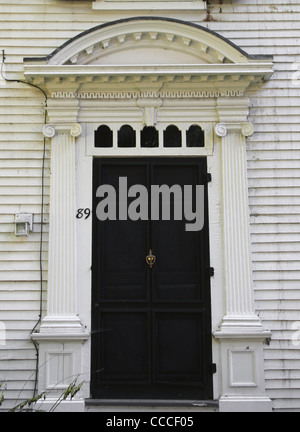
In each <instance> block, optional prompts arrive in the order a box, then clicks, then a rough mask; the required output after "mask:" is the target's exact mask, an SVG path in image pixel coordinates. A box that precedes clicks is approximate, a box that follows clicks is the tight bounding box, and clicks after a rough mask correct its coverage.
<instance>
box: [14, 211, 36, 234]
mask: <svg viewBox="0 0 300 432" xmlns="http://www.w3.org/2000/svg"><path fill="white" fill-rule="evenodd" d="M32 225H33V215H32V214H29V213H19V214H16V215H15V235H16V236H17V237H21V236H26V237H28V236H29V232H30V231H32Z"/></svg>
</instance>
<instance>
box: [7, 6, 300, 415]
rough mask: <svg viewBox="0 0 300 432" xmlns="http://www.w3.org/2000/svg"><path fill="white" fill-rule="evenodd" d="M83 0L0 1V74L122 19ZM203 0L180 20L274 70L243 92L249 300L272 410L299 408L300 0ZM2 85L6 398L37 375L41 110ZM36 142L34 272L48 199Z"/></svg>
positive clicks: (35, 96)
mask: <svg viewBox="0 0 300 432" xmlns="http://www.w3.org/2000/svg"><path fill="white" fill-rule="evenodd" d="M91 3H92V2H91V1H83V0H82V1H74V2H73V1H63V0H2V1H1V3H0V50H2V49H5V52H6V62H7V65H6V74H7V76H9V78H10V79H13V78H15V79H22V78H23V76H22V68H23V63H22V61H23V57H28V56H44V55H47V54H49V53H50V52H52V51H53V50H54V49H56V48H57V47H58V46H60V45H61V44H62V43H64V42H65V41H67V40H68V39H69V38H71V37H73V36H75V35H77V34H78V33H79V32H81V31H84V30H86V29H89V28H91V27H93V26H95V25H97V24H100V23H102V22H105V21H110V20H114V19H117V18H120V15H118V14H115V13H114V14H107V13H106V14H105V13H103V12H101V11H100V10H99V11H93V10H92V8H91ZM207 3H208V11H206V12H201V13H199V16H196V15H195V13H190V16H189V14H187V15H186V17H185V19H190V20H191V21H194V22H197V23H199V24H201V25H203V26H206V27H208V28H209V29H212V30H215V31H217V32H219V33H220V34H221V35H223V36H225V37H227V38H229V39H230V40H232V41H233V42H234V43H236V44H237V45H239V46H240V47H241V48H243V49H245V50H246V51H247V52H248V53H250V54H272V55H274V60H275V73H274V75H273V77H272V79H271V80H270V82H268V83H267V84H266V85H265V86H264V88H263V89H261V90H260V91H256V90H255V89H253V94H252V99H251V104H252V105H251V118H250V120H251V121H252V122H253V123H254V124H255V131H256V133H255V135H254V136H253V137H252V138H250V139H249V140H248V176H249V196H250V206H251V209H250V210H251V233H252V252H253V263H254V279H255V299H256V308H257V311H258V313H259V315H260V317H261V318H262V320H263V321H264V323H265V327H266V328H268V329H271V330H272V332H273V338H272V341H271V344H270V345H269V346H266V349H265V371H266V372H265V374H266V386H267V394H268V396H269V397H271V398H272V399H273V400H274V407H275V408H276V409H278V410H285V409H287V410H291V409H298V410H299V409H300V347H297V346H295V345H293V344H292V337H293V335H294V334H295V329H294V327H293V326H294V325H295V324H294V323H295V322H297V321H298V320H299V321H300V318H299V317H300V232H299V231H300V230H299V222H300V170H299V163H300V125H299V115H300V107H299V96H300V81H299V83H298V82H297V81H295V80H294V81H293V77H294V75H293V74H294V73H295V69H294V68H295V67H296V65H295V63H296V62H297V61H298V62H300V4H299V2H298V0H281V1H279V0H273V1H271V0H261V1H259V2H254V1H252V0H210V1H208V2H207ZM151 14H152V15H153V12H152V13H151ZM136 15H140V14H136ZM157 15H162V14H160V13H159V12H158V13H157ZM131 16H134V13H133V14H131ZM165 16H172V14H167V15H165ZM0 53H1V52H0ZM299 69H300V63H299ZM3 84H4V83H3V81H0V321H4V322H5V326H6V328H7V332H6V334H7V344H6V345H0V382H1V380H5V381H6V384H7V387H8V391H7V392H6V397H7V402H6V403H7V404H13V403H15V400H16V399H18V398H19V399H22V400H23V399H25V398H27V397H31V396H32V390H33V387H34V378H35V374H34V369H35V364H36V363H35V360H36V357H35V356H36V352H35V349H34V346H33V344H32V343H31V341H30V331H31V329H32V328H33V326H34V325H35V323H36V320H37V318H38V314H39V298H40V282H39V280H40V262H39V247H40V244H39V242H40V222H41V216H40V215H41V172H42V156H43V137H42V134H41V130H42V127H43V120H44V114H43V97H42V96H41V94H40V92H39V91H38V90H35V89H31V88H28V87H27V86H25V85H23V84H17V83H6V85H3ZM298 84H299V85H298ZM46 150H47V151H46V165H45V167H46V178H45V208H44V209H45V219H44V220H45V222H46V224H45V227H44V230H45V235H44V240H45V241H44V246H43V249H44V252H43V255H42V263H43V270H44V274H43V276H44V281H46V279H47V231H48V226H47V221H48V203H49V148H47V149H46ZM18 212H30V213H31V212H32V213H34V233H33V234H32V235H30V237H29V239H25V240H24V239H23V238H17V237H15V236H14V233H13V230H14V225H13V221H14V215H15V213H18ZM3 406H4V407H5V406H6V405H5V404H4V405H3Z"/></svg>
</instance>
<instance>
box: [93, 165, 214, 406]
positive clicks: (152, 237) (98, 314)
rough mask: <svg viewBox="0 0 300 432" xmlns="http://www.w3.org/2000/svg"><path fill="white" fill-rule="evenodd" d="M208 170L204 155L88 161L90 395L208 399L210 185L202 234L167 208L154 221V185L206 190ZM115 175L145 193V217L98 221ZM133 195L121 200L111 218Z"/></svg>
mask: <svg viewBox="0 0 300 432" xmlns="http://www.w3.org/2000/svg"><path fill="white" fill-rule="evenodd" d="M206 172H207V168H206V159H205V158H199V159H171V158H168V159H167V158H151V159H147V160H146V159H116V158H114V159H95V160H94V208H93V215H94V218H93V265H92V274H93V295H92V297H93V298H92V397H93V398H109V399H112V398H118V399H119V398H124V399H126V398H137V399H138V398H148V399H158V398H159V399H166V398H168V399H211V398H212V368H211V325H210V322H211V314H210V279H209V271H208V270H209V243H208V210H207V207H208V204H207V187H206V185H205V194H204V197H205V199H204V206H205V214H204V216H205V217H204V221H205V222H204V227H203V229H202V230H201V231H195V232H187V231H186V223H187V221H186V220H185V219H184V218H183V219H182V220H175V218H174V212H173V211H171V213H170V216H171V217H170V218H168V219H170V220H162V218H161V217H159V218H158V220H151V217H150V215H151V201H150V196H151V195H150V190H151V185H168V186H172V185H179V186H181V187H182V190H184V186H185V185H192V186H194V187H195V186H196V185H200V184H204V182H205V180H204V179H205V177H206V176H205V175H206ZM120 178H126V179H127V187H128V189H129V188H130V187H131V186H133V185H137V184H138V185H143V186H145V187H146V188H147V190H148V191H149V202H148V209H149V220H137V221H133V220H130V219H128V220H119V218H118V217H117V220H106V221H99V220H98V218H97V217H96V207H97V205H98V203H99V201H100V200H101V199H100V198H97V197H96V190H97V188H98V187H99V186H100V185H104V184H108V185H111V186H114V188H115V189H116V190H118V188H119V179H120ZM194 189H195V188H194ZM171 197H173V195H172V194H171ZM135 199H136V198H128V202H127V203H124V202H123V203H122V202H121V203H120V204H119V202H117V215H118V214H119V206H120V205H121V206H123V205H124V204H125V205H127V206H129V205H130V203H131V202H132V201H134V200H135ZM172 203H173V204H174V202H172ZM161 204H162V203H161ZM171 210H172V206H171ZM183 215H184V212H183ZM121 219H123V217H121ZM124 219H125V218H124ZM150 250H151V251H152V255H154V256H155V257H156V261H155V263H154V264H153V266H152V268H151V267H150V265H149V264H147V262H146V256H147V255H148V254H149V253H150Z"/></svg>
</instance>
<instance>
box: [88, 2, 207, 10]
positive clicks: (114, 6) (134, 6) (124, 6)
mask: <svg viewBox="0 0 300 432" xmlns="http://www.w3.org/2000/svg"><path fill="white" fill-rule="evenodd" d="M92 7H93V9H95V10H102V11H106V12H107V11H110V12H112V11H145V10H146V11H149V10H151V9H155V10H159V11H168V12H170V11H190V10H192V11H204V10H205V9H206V1H202V0H181V1H172V0H163V1H157V0H154V1H151V2H150V1H147V0H132V1H131V2H127V1H124V0H118V1H114V0H112V1H111V0H96V1H94V2H93V3H92Z"/></svg>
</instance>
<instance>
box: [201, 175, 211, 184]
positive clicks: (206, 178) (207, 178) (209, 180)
mask: <svg viewBox="0 0 300 432" xmlns="http://www.w3.org/2000/svg"><path fill="white" fill-rule="evenodd" d="M203 181H204V183H210V182H211V181H212V175H211V173H206V174H204V176H203Z"/></svg>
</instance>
